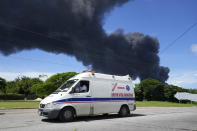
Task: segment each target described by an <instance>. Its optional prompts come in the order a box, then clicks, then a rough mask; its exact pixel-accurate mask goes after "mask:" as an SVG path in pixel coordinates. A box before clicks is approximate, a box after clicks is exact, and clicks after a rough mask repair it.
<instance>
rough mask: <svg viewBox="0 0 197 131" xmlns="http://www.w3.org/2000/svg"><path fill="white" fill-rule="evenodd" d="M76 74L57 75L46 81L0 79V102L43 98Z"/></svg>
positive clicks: (23, 77) (27, 78)
mask: <svg viewBox="0 0 197 131" xmlns="http://www.w3.org/2000/svg"><path fill="white" fill-rule="evenodd" d="M76 74H77V73H75V72H66V73H58V74H55V75H53V76H51V77H49V78H48V79H47V80H46V81H42V80H41V79H40V78H30V77H26V76H22V77H20V78H19V77H18V78H16V79H15V80H13V81H9V82H6V80H5V79H3V78H0V100H24V98H26V99H35V98H37V97H40V98H44V97H46V96H48V95H49V94H51V93H52V92H54V91H55V90H56V89H57V88H58V87H59V86H60V85H61V84H63V83H64V82H65V81H66V80H68V79H69V78H71V77H73V76H74V75H76Z"/></svg>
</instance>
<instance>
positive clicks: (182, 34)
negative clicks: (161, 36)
mask: <svg viewBox="0 0 197 131" xmlns="http://www.w3.org/2000/svg"><path fill="white" fill-rule="evenodd" d="M196 25H197V22H196V23H194V24H192V25H191V26H190V27H189V28H187V29H186V30H185V31H184V32H183V33H181V34H180V35H179V36H178V37H177V38H176V39H175V40H173V41H172V42H171V43H169V44H168V45H167V46H166V47H165V48H164V49H163V50H161V51H160V54H163V53H164V52H165V51H166V50H168V49H169V48H170V47H171V46H173V45H174V44H175V43H176V41H177V40H179V39H180V38H182V37H183V36H184V35H186V34H187V33H188V32H189V31H190V30H191V29H192V28H194V27H195V26H196Z"/></svg>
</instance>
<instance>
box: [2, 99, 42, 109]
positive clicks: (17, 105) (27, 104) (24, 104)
mask: <svg viewBox="0 0 197 131" xmlns="http://www.w3.org/2000/svg"><path fill="white" fill-rule="evenodd" d="M38 106H39V102H28V101H27V102H6V101H1V102H0V109H2V108H38Z"/></svg>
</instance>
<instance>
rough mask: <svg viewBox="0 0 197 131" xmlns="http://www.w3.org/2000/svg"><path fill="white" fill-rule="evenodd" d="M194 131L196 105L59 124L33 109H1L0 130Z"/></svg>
mask: <svg viewBox="0 0 197 131" xmlns="http://www.w3.org/2000/svg"><path fill="white" fill-rule="evenodd" d="M4 130H5V131H197V107H190V108H188V107H187V108H180V107H179V108H176V107H163V108H161V107H147V108H138V109H137V110H136V111H135V112H133V113H132V115H131V116H129V117H124V118H119V117H118V116H117V115H114V114H113V115H109V116H94V117H80V118H77V119H76V120H75V121H74V122H68V123H62V122H59V121H57V120H48V119H46V118H44V117H40V116H38V114H37V110H36V109H9V110H2V109H1V110H0V131H4Z"/></svg>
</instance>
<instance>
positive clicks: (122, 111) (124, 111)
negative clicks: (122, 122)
mask: <svg viewBox="0 0 197 131" xmlns="http://www.w3.org/2000/svg"><path fill="white" fill-rule="evenodd" d="M129 114H130V111H129V108H128V107H127V106H122V107H121V108H120V111H119V115H120V116H121V117H125V116H128V115H129Z"/></svg>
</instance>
